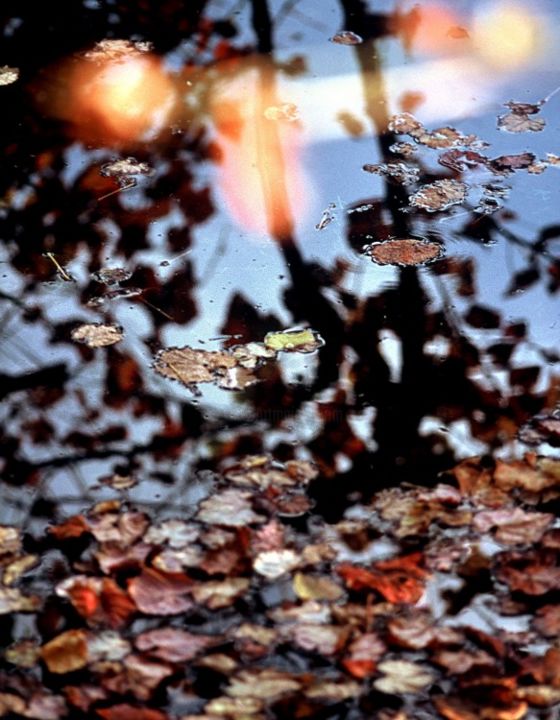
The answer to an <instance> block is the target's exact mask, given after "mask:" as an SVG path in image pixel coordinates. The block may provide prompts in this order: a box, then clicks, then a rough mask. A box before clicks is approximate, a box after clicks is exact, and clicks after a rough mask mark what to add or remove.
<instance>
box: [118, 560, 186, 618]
mask: <svg viewBox="0 0 560 720" xmlns="http://www.w3.org/2000/svg"><path fill="white" fill-rule="evenodd" d="M191 589H192V582H191V581H189V580H187V579H183V578H180V577H178V576H177V575H173V576H166V575H163V574H162V573H160V572H158V571H157V570H153V569H151V568H145V569H144V570H143V571H142V574H141V575H139V576H138V577H135V578H132V580H130V581H129V583H128V592H129V594H130V596H131V598H132V599H133V600H134V602H135V603H136V605H137V607H138V609H139V610H140V611H141V612H143V613H145V614H146V615H178V614H179V613H182V612H186V611H187V610H190V608H191V607H192V606H193V602H192V600H191V599H190V598H187V597H185V595H186V594H187V593H189V592H190V591H191Z"/></svg>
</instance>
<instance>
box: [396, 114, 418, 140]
mask: <svg viewBox="0 0 560 720" xmlns="http://www.w3.org/2000/svg"><path fill="white" fill-rule="evenodd" d="M388 128H389V130H391V131H392V132H395V133H399V134H401V135H408V134H411V133H412V132H416V131H420V132H421V131H422V130H423V125H422V123H421V122H420V121H419V120H417V119H416V118H415V117H414V115H411V114H410V113H407V112H404V113H400V114H398V115H393V117H392V118H391V120H390V122H389V125H388Z"/></svg>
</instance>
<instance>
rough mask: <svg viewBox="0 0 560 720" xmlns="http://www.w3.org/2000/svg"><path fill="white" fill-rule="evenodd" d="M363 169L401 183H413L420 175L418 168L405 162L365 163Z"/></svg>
mask: <svg viewBox="0 0 560 720" xmlns="http://www.w3.org/2000/svg"><path fill="white" fill-rule="evenodd" d="M363 169H364V170H365V171H366V172H368V173H372V174H373V175H381V176H383V177H387V178H389V179H390V180H393V181H394V182H396V183H399V184H401V185H414V183H416V182H418V180H419V177H420V170H419V168H417V167H415V166H414V165H407V164H406V163H403V162H400V163H380V164H377V165H371V164H367V165H364V166H363Z"/></svg>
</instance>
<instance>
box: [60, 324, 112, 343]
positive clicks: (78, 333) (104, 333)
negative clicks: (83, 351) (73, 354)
mask: <svg viewBox="0 0 560 720" xmlns="http://www.w3.org/2000/svg"><path fill="white" fill-rule="evenodd" d="M71 337H72V340H75V341H76V342H80V343H84V344H85V345H88V346H89V347H92V348H98V347H107V346H108V345H114V344H115V343H118V342H120V341H121V340H122V339H123V337H124V331H123V329H122V327H121V326H120V325H104V324H103V323H85V324H83V325H80V326H79V327H77V328H74V330H72V332H71Z"/></svg>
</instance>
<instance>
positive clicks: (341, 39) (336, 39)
mask: <svg viewBox="0 0 560 720" xmlns="http://www.w3.org/2000/svg"><path fill="white" fill-rule="evenodd" d="M329 40H330V41H331V42H332V43H336V44H337V45H359V44H360V43H363V41H364V40H363V38H361V37H360V36H359V35H357V34H356V33H354V32H352V31H350V30H341V31H340V32H337V33H336V35H333V36H332V37H331V38H329Z"/></svg>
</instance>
